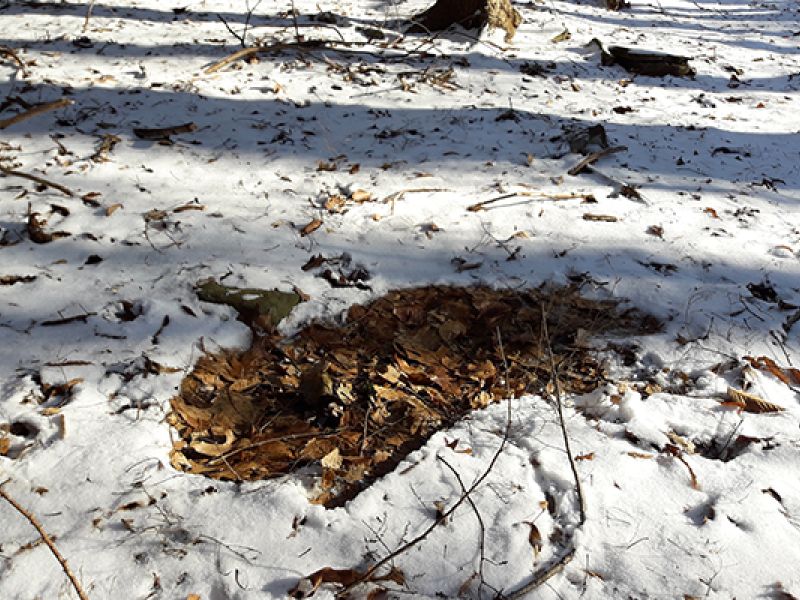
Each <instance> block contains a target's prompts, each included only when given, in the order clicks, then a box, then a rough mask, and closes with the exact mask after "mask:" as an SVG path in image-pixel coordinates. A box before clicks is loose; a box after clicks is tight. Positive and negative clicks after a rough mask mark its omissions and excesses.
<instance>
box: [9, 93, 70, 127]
mask: <svg viewBox="0 0 800 600" xmlns="http://www.w3.org/2000/svg"><path fill="white" fill-rule="evenodd" d="M71 104H74V102H73V101H72V100H70V99H69V98H61V100H56V101H55V102H45V103H43V104H36V105H34V106H32V107H31V108H29V109H28V110H26V111H25V112H21V113H19V114H18V115H14V116H13V117H9V118H8V119H3V120H0V129H6V128H8V127H11V126H12V125H16V124H17V123H19V122H20V121H25V120H27V119H30V118H32V117H35V116H37V115H41V114H42V113H46V112H49V111H51V110H58V109H59V108H64V107H65V106H69V105H71Z"/></svg>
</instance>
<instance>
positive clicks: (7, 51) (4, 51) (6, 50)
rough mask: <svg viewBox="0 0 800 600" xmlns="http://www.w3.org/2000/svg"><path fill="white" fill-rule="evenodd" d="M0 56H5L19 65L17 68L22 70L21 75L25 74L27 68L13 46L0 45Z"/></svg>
mask: <svg viewBox="0 0 800 600" xmlns="http://www.w3.org/2000/svg"><path fill="white" fill-rule="evenodd" d="M0 56H6V57H8V58H10V59H11V60H12V61H13V62H14V63H15V64H16V65H17V66H18V67H19V70H20V71H22V76H23V77H25V76H27V74H28V70H27V69H26V68H25V63H24V62H22V59H21V58H20V57H19V56H18V55H17V52H16V51H15V50H14V49H13V48H10V47H9V46H0Z"/></svg>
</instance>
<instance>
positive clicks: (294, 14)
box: [292, 0, 303, 42]
mask: <svg viewBox="0 0 800 600" xmlns="http://www.w3.org/2000/svg"><path fill="white" fill-rule="evenodd" d="M292 21H294V36H295V39H296V40H297V41H298V42H301V41H303V36H302V35H300V27H299V26H298V25H297V9H296V8H295V7H294V0H292Z"/></svg>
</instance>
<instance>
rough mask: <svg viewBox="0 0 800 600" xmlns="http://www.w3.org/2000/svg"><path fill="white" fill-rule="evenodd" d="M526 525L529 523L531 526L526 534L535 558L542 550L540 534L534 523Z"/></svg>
mask: <svg viewBox="0 0 800 600" xmlns="http://www.w3.org/2000/svg"><path fill="white" fill-rule="evenodd" d="M528 525H530V528H531V530H530V533H529V534H528V542H529V543H530V545H531V548H533V560H536V559H537V558H539V554H541V552H542V534H541V533H540V532H539V528H538V527H537V526H536V523H528Z"/></svg>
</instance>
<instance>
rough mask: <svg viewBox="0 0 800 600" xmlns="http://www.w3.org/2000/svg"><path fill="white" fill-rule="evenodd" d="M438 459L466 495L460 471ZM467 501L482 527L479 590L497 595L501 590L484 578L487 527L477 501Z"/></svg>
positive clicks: (442, 459)
mask: <svg viewBox="0 0 800 600" xmlns="http://www.w3.org/2000/svg"><path fill="white" fill-rule="evenodd" d="M436 458H438V459H439V460H440V461H442V462H443V463H444V466H446V467H447V468H448V469H450V472H451V473H452V474H453V475H454V476H455V478H456V480H457V481H458V485H459V487H460V488H461V493H462V494H466V493H467V486H465V485H464V480H463V479H461V475H459V474H458V471H456V469H455V467H453V465H451V464H450V463H449V462H447V461H446V460H445V459H444V457H442V456H437V457H436ZM467 501H468V502H469V505H470V506H471V507H472V512H474V513H475V518H476V519H478V526H479V527H480V530H481V544H480V554H481V555H480V563H479V564H478V579H479V584H478V585H479V588H478V589H479V590H480V588H481V587H483V586H486V587H488V588H489V589H490V590H492V591H493V592H494V593H495V594H497V593H498V591H499V590H497V589H496V588H495V587H494V586H492V585H489V584H488V583H486V579H485V578H484V576H483V565H484V564H485V563H486V525H485V524H484V522H483V517H482V516H481V513H480V511H479V510H478V507H477V506H476V505H475V501H474V500H473V499H472V498H471V497H469V496H468V497H467ZM479 595H480V592H479Z"/></svg>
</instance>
